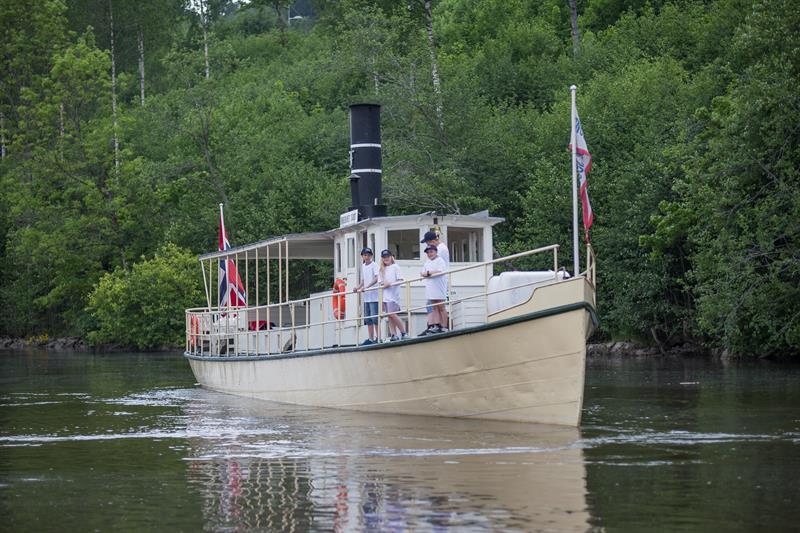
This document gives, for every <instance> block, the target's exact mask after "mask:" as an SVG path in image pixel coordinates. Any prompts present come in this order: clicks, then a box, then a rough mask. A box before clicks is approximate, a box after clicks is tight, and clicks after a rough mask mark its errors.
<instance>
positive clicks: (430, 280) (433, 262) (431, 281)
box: [419, 244, 447, 337]
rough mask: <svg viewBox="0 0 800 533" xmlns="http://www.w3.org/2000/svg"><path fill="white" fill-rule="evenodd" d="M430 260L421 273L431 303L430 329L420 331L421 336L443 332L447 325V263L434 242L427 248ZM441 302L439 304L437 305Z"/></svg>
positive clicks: (426, 253)
mask: <svg viewBox="0 0 800 533" xmlns="http://www.w3.org/2000/svg"><path fill="white" fill-rule="evenodd" d="M425 255H427V256H428V260H427V261H425V265H424V266H423V267H422V271H421V272H420V275H421V276H422V277H423V278H425V297H426V298H427V299H428V304H429V305H430V313H429V314H428V329H426V330H425V331H423V332H422V333H420V335H419V336H420V337H424V336H425V335H431V334H433V333H442V332H443V331H445V329H444V326H446V325H447V310H446V309H445V306H444V301H445V299H446V298H447V276H445V275H443V274H444V273H445V272H446V271H447V264H446V263H445V262H444V259H442V258H441V257H439V255H438V250H437V249H436V246H434V245H433V244H429V245H428V247H427V248H425ZM437 304H439V305H437Z"/></svg>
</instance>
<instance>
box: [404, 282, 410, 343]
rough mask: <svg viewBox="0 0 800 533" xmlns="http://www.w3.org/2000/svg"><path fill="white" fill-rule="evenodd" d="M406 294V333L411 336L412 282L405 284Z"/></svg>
mask: <svg viewBox="0 0 800 533" xmlns="http://www.w3.org/2000/svg"><path fill="white" fill-rule="evenodd" d="M403 286H404V287H405V293H406V316H407V318H406V333H408V336H409V337H410V336H411V282H410V281H406V282H404V283H403Z"/></svg>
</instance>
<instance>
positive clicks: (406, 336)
mask: <svg viewBox="0 0 800 533" xmlns="http://www.w3.org/2000/svg"><path fill="white" fill-rule="evenodd" d="M407 338H408V333H406V332H405V331H404V332H403V333H401V334H400V340H401V341H404V340H406V339H407Z"/></svg>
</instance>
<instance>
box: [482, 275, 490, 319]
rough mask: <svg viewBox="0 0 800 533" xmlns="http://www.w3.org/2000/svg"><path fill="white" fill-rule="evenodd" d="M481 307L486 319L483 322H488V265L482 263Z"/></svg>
mask: <svg viewBox="0 0 800 533" xmlns="http://www.w3.org/2000/svg"><path fill="white" fill-rule="evenodd" d="M483 279H484V282H483V308H484V311H485V312H486V320H484V323H486V324H488V323H489V265H488V263H487V264H485V265H483Z"/></svg>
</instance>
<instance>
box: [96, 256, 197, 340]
mask: <svg viewBox="0 0 800 533" xmlns="http://www.w3.org/2000/svg"><path fill="white" fill-rule="evenodd" d="M200 303H202V287H201V284H200V279H199V277H198V275H197V258H196V257H195V256H194V254H193V253H191V252H189V251H188V250H183V249H181V248H178V247H177V246H175V245H173V244H166V245H164V246H162V247H161V248H160V249H159V250H158V252H156V254H155V256H154V257H153V258H152V259H148V260H143V261H141V262H138V263H135V264H134V265H133V267H132V268H131V269H130V270H124V269H116V270H114V271H113V272H107V273H106V274H105V275H103V277H102V278H100V281H99V283H98V284H97V287H96V288H95V289H94V290H93V291H92V293H91V294H90V296H89V303H88V309H87V310H88V312H89V313H90V314H91V316H92V318H93V319H94V321H95V322H96V324H95V328H94V329H93V330H92V331H91V333H90V334H89V337H88V340H89V342H91V343H93V344H103V343H115V344H120V345H123V346H134V347H136V348H139V349H150V348H160V347H177V346H180V345H181V344H182V342H183V339H184V335H185V319H184V313H183V311H184V310H185V309H187V308H189V307H196V306H197V305H199V304H200Z"/></svg>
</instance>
